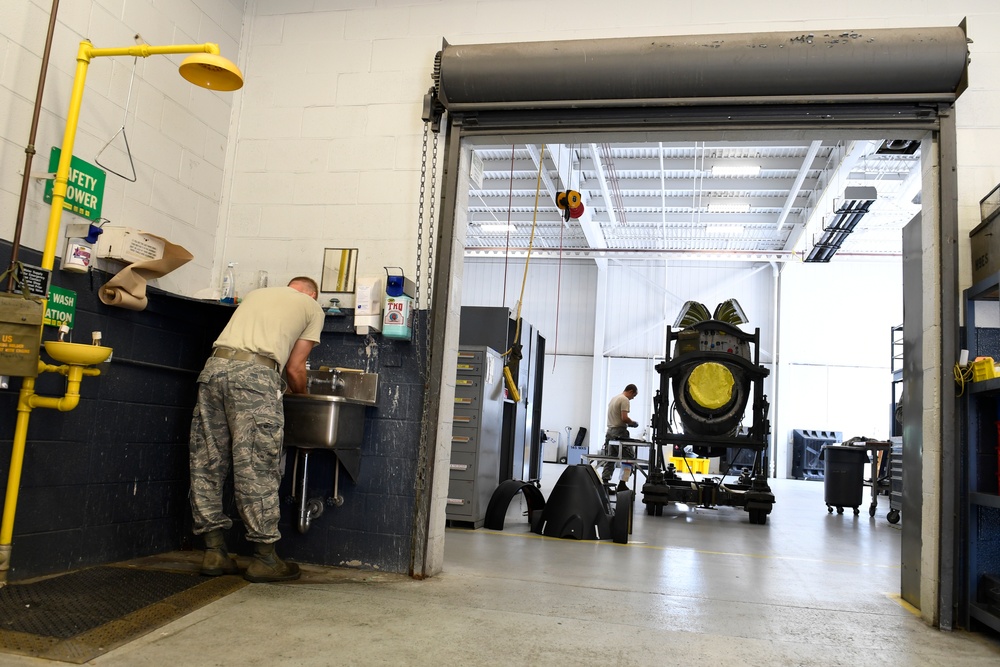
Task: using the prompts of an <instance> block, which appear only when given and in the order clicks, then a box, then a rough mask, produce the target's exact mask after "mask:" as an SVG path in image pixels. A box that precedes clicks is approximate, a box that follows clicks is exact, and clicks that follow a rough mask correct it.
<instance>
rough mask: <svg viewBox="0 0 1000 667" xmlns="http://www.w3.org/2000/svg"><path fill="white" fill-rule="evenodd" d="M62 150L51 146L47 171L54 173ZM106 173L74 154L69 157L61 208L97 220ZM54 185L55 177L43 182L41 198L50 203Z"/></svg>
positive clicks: (99, 215)
mask: <svg viewBox="0 0 1000 667" xmlns="http://www.w3.org/2000/svg"><path fill="white" fill-rule="evenodd" d="M61 154H62V151H61V150H60V149H59V148H57V147H55V146H53V147H52V152H51V153H50V154H49V173H55V171H56V169H58V168H59V156H60V155H61ZM106 178H107V174H105V173H104V170H103V169H100V168H99V167H95V166H94V165H92V164H90V163H89V162H84V161H83V160H81V159H79V158H78V157H76V156H73V157H72V158H70V163H69V180H68V181H67V183H66V199H65V200H64V201H63V210H65V211H69V212H70V213H75V214H76V215H79V216H80V217H83V218H87V219H88V220H97V219H98V218H100V217H101V205H102V203H103V200H104V181H105V179H106ZM54 186H55V179H49V180H47V181H46V182H45V194H44V195H43V196H42V199H43V200H44V201H45V202H46V203H47V204H51V203H52V189H53V187H54Z"/></svg>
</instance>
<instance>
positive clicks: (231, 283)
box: [221, 262, 236, 303]
mask: <svg viewBox="0 0 1000 667" xmlns="http://www.w3.org/2000/svg"><path fill="white" fill-rule="evenodd" d="M221 301H222V303H236V262H229V265H228V266H226V271H225V273H223V274H222V298H221Z"/></svg>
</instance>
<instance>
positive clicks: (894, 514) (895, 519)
mask: <svg viewBox="0 0 1000 667" xmlns="http://www.w3.org/2000/svg"><path fill="white" fill-rule="evenodd" d="M885 519H886V521H888V522H889V523H899V510H889V513H888V514H886V515H885Z"/></svg>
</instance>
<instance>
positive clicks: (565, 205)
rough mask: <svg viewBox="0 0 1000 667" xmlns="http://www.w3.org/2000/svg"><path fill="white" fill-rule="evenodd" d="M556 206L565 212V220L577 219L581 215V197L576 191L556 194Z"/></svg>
mask: <svg viewBox="0 0 1000 667" xmlns="http://www.w3.org/2000/svg"><path fill="white" fill-rule="evenodd" d="M556 206H558V207H559V209H560V210H563V211H566V212H567V215H566V219H567V220H568V219H569V218H573V219H576V218H579V217H580V216H581V215H583V210H584V209H583V196H582V195H581V194H580V193H579V192H577V191H576V190H566V191H564V192H557V193H556Z"/></svg>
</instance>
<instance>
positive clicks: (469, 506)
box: [445, 346, 503, 528]
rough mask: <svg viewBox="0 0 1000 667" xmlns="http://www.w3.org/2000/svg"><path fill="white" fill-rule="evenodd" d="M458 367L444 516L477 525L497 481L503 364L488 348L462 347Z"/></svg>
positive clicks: (475, 526) (498, 356) (451, 519)
mask: <svg viewBox="0 0 1000 667" xmlns="http://www.w3.org/2000/svg"><path fill="white" fill-rule="evenodd" d="M456 370H457V372H456V377H455V411H454V415H453V417H452V420H453V427H452V435H451V473H450V476H449V480H448V504H447V508H446V512H445V515H446V517H447V519H448V521H449V522H456V523H462V524H471V525H472V527H473V528H479V527H481V526H482V525H483V522H484V521H485V519H486V508H487V506H488V505H489V502H490V496H492V495H493V491H495V490H496V488H497V484H498V483H499V469H500V430H501V426H502V422H503V411H502V409H501V408H502V404H503V363H502V360H501V358H500V353H499V352H497V351H496V350H494V349H492V348H489V347H485V346H463V347H461V348H459V351H458V364H457V369H456Z"/></svg>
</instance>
